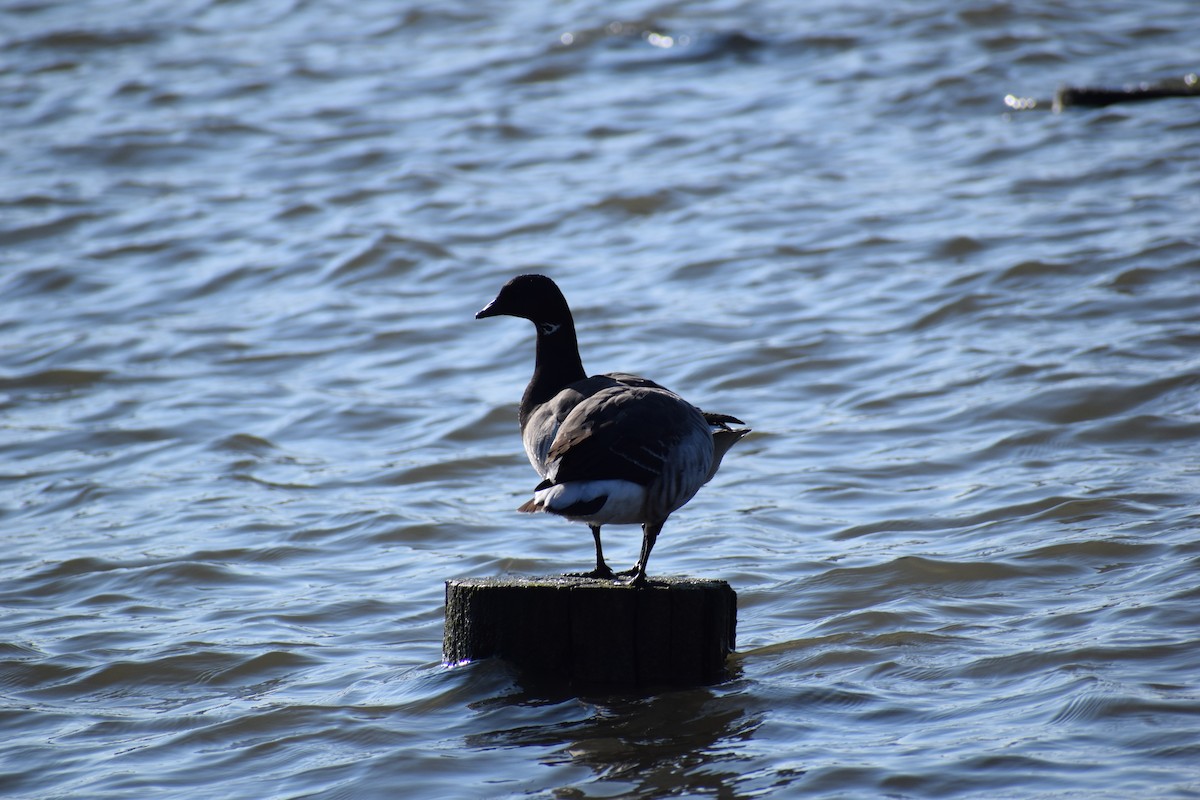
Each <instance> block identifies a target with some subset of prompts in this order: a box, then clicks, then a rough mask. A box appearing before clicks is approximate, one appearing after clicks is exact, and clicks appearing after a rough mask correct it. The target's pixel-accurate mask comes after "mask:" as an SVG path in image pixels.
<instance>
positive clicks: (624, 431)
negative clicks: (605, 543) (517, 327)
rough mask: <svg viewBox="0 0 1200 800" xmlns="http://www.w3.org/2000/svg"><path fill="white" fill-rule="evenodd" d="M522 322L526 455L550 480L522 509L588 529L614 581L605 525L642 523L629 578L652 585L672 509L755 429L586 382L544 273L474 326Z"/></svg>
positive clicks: (568, 323) (664, 399)
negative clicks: (525, 335)
mask: <svg viewBox="0 0 1200 800" xmlns="http://www.w3.org/2000/svg"><path fill="white" fill-rule="evenodd" d="M501 315H507V316H512V317H522V318H524V319H527V320H529V321H531V322H532V323H533V324H534V326H535V327H536V328H537V355H536V360H535V361H534V366H533V378H532V379H531V380H530V381H529V385H528V386H527V387H525V394H524V396H523V397H522V398H521V406H520V412H519V419H520V423H521V438H522V439H523V440H524V443H525V453H526V455H528V456H529V461H530V463H531V464H533V468H534V469H535V470H537V472H538V474H539V475H541V476H542V478H544V480H543V481H542V482H541V483H540V484H538V485H537V488H535V489H534V493H533V499H531V500H529V501H528V502H526V503H524V504H523V505H522V506H521V507H520V508H519V509H517V510H518V511H526V512H536V511H544V512H547V513H550V514H558V515H559V516H562V517H566V518H567V519H569V520H573V521H576V522H584V523H587V525H588V527H590V528H591V530H592V538H593V539H594V540H595V543H596V568H595V569H594V570H592V571H591V572H588V573H583V574H581V575H580V577H593V578H612V577H614V573H613V571H612V570H611V569H609V567H608V564H606V563H605V562H604V552H603V550H602V549H601V546H600V526H601V525H608V524H614V525H621V524H626V525H628V524H641V526H642V550H641V556H640V557H639V558H638V561H637V564H635V565H634V567H633V569H631V570H629V571H628V572H623V573H620V574H621V575H631V576H632V579H631V580H630V583H631V584H632V585H634V586H641V585H644V584H645V582H646V562H647V561H648V560H649V558H650V550H651V549H653V547H654V542H655V540H656V539H657V538H658V533H659V531H660V530H662V526H663V523H664V522H666V520H667V517H668V516H669V515H670V514H671V512H673V511H675V510H676V509H678V508H680V507H681V506H682V505H683V504H684V503H686V502H687V501H688V500H691V499H692V496H693V495H695V494H696V492H697V490H699V488H700V487H701V486H703V485H704V484H705V483H708V481H709V480H710V479H711V478H712V476H713V475H715V474H716V472H717V468H718V467H719V466H720V465H721V459H722V457H724V455H725V453H727V452H728V451H729V448H730V447H733V445H734V444H736V443H737V442H738V440H739V439H741V438H742V437H743V436H745V435H746V434H747V433H749V432H750V430H749V429H748V428H737V429H735V428H730V427H729V423H731V422H732V423H737V424H744V423H742V421H741V420H739V419H736V418H734V417H731V416H728V415H726V414H709V413H705V412H703V411H701V410H699V409H698V408H696V407H695V406H693V405H691V404H690V403H688V402H687V401H686V400H684V399H683V398H682V397H680V396H679V395H677V394H675V393H674V392H670V391H667V390H666V389H664V388H663V387H662V386H659V385H658V384H657V383H655V382H654V381H651V380H647V379H646V378H640V377H638V376H637V375H629V374H626V373H621V372H614V373H609V374H606V375H593V376H592V377H590V378H589V377H588V375H587V373H586V372H584V371H583V363H582V361H580V358H579V344H578V341H577V340H576V338H575V322H574V320H573V318H572V317H571V309H570V308H569V307H568V306H567V301H566V298H564V297H563V294H562V292H561V291H560V290H559V288H558V286H556V285H555V283H554V281H552V280H550V279H549V278H547V277H545V276H544V275H518V276H517V277H515V278H513V279H512V280H511V281H509V282H508V283H506V284H505V285H504V286H503V287H502V288H501V289H500V293H499V294H498V295H496V299H495V300H493V301H492V302H491V303H489V304H488V305H487V306H486V307H485V308H484V309H483V310H482V311H480V312H479V313H478V314H476V315H475V318H476V319H482V318H484V317H496V316H501Z"/></svg>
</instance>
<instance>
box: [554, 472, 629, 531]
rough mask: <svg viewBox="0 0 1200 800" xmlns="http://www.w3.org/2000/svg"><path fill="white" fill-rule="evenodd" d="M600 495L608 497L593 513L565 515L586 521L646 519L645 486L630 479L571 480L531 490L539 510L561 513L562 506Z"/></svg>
mask: <svg viewBox="0 0 1200 800" xmlns="http://www.w3.org/2000/svg"><path fill="white" fill-rule="evenodd" d="M600 497H604V498H607V499H606V500H605V503H604V505H603V506H601V507H600V510H599V511H597V512H595V513H594V514H588V515H586V516H575V515H573V514H572V515H570V516H567V515H565V514H564V516H567V518H568V519H571V520H574V521H576V522H586V523H588V524H589V525H633V524H636V523H641V522H644V521H645V520H644V519H643V516H642V506H643V504H644V503H645V502H646V490H645V488H644V487H642V486H640V485H638V484H636V483H632V482H630V481H620V480H604V481H572V482H570V483H562V484H556V485H554V486H551V487H549V488H547V489H542V490H541V491H539V492H534V494H533V501H534V502H535V503H536V504H537V506H538V509H539V510H541V511H547V512H549V513H551V514H562V513H563V512H562V510H563V509H567V508H570V507H571V506H573V505H575V504H576V503H586V502H589V501H593V500H596V499H597V498H600Z"/></svg>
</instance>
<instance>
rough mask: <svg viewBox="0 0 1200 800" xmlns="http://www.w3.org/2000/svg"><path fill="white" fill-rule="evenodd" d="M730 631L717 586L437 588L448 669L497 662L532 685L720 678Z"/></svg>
mask: <svg viewBox="0 0 1200 800" xmlns="http://www.w3.org/2000/svg"><path fill="white" fill-rule="evenodd" d="M736 625H737V594H736V593H735V592H734V591H733V589H732V588H731V587H730V586H729V584H728V583H726V582H725V581H717V580H702V579H696V578H656V579H653V580H651V581H650V582H649V583H647V584H646V585H645V586H643V587H641V588H635V587H632V586H627V585H625V584H624V583H621V582H618V581H611V580H598V579H594V578H578V577H569V576H547V577H533V578H462V579H458V580H450V581H446V629H445V637H444V639H443V643H442V655H443V658H444V660H445V661H446V663H448V664H460V663H463V662H468V661H475V660H478V659H482V658H491V657H500V658H504V659H506V660H508V661H510V662H512V663H513V664H514V665H516V667H517V668H518V670H519V671H520V673H521V675H522V679H523V680H525V681H527V682H535V683H554V684H566V685H570V686H575V687H579V688H586V689H617V690H619V689H641V688H649V687H655V686H700V685H707V684H713V683H717V682H719V681H721V680H722V679H723V678H724V677H725V675H726V672H725V661H726V658H727V657H728V655H729V653H730V652H731V651H732V650H733V647H734V636H735V632H736Z"/></svg>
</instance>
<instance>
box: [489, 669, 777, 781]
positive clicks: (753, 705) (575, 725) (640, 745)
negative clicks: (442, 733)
mask: <svg viewBox="0 0 1200 800" xmlns="http://www.w3.org/2000/svg"><path fill="white" fill-rule="evenodd" d="M497 704H505V705H509V704H511V705H521V706H526V705H527V706H532V707H534V708H537V707H539V706H541V705H543V704H545V705H550V706H560V707H566V708H570V709H571V710H573V711H575V712H577V714H578V716H575V717H572V718H568V719H564V720H561V721H556V722H553V723H550V724H545V723H541V722H539V723H538V724H525V725H520V726H517V727H512V728H506V729H503V730H496V731H489V732H486V733H480V734H477V735H472V736H468V737H467V739H466V743H467V745H468V746H470V747H476V748H481V749H490V748H532V749H534V750H535V751H538V752H542V753H543V754H544V755H542V756H541V757H540V759H539V760H540V761H541V763H542V764H545V765H547V766H554V765H557V764H561V763H570V764H577V765H583V766H586V767H588V768H589V769H590V770H591V771H592V772H593V773H594V774H595V776H596V778H597V780H599V781H600V782H601V788H600V790H601V791H604V792H608V793H610V792H617V791H620V792H627V793H632V794H636V795H639V796H661V795H666V794H669V795H680V796H707V795H715V796H719V797H739V796H744V795H742V794H740V793H739V791H738V790H737V784H738V783H740V782H741V781H742V780H743V779H744V776H745V773H746V772H747V767H748V766H749V765H750V763H751V759H750V758H749V757H748V756H745V755H742V754H741V753H740V750H741V747H742V743H743V742H745V741H746V740H748V739H750V738H751V737H753V736H754V734H755V731H756V730H757V729H758V728H759V726H760V725H761V724H762V721H763V714H762V713H761V711H758V710H756V709H757V707H758V706H759V705H760V701H759V700H757V699H756V698H754V697H753V696H752V695H751V694H749V693H748V692H747V691H746V688H745V686H739V685H738V682H737V681H734V682H732V683H730V684H727V685H726V686H724V687H720V688H716V689H694V690H687V691H674V692H668V693H664V694H661V695H657V696H650V697H631V698H624V699H622V698H586V697H585V698H580V699H574V698H559V699H537V698H535V697H532V696H530V695H527V694H523V693H521V694H516V695H509V696H507V697H502V698H497V699H493V700H488V701H485V702H484V703H482V704H477V705H476V706H474V707H473V708H474V710H476V711H480V710H486V709H488V708H490V707H493V706H495V705H497Z"/></svg>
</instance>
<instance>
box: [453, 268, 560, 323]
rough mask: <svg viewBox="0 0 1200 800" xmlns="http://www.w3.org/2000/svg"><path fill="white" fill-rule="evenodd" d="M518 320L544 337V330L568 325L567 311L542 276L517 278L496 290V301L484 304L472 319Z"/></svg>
mask: <svg viewBox="0 0 1200 800" xmlns="http://www.w3.org/2000/svg"><path fill="white" fill-rule="evenodd" d="M499 316H510V317H521V318H522V319H527V320H529V321H530V322H532V323H533V324H534V325H537V326H538V329H539V330H542V331H543V332H544V333H550V332H552V331H551V330H549V329H548V328H557V327H558V326H560V325H564V324H569V323H571V309H570V308H569V307H568V306H567V300H566V298H565V297H563V293H562V292H561V291H560V290H559V288H558V286H556V285H555V283H554V281H552V280H550V279H549V278H547V277H546V276H545V275H518V276H517V277H515V278H513V279H512V280H511V281H509V282H508V283H506V284H504V286H502V287H501V288H500V294H498V295H496V299H495V300H493V301H492V302H490V303H488V304H487V305H486V306H485V307H484V308H483V310H482V311H480V312H479V313H478V314H476V315H475V319H483V318H484V317H499Z"/></svg>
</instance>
